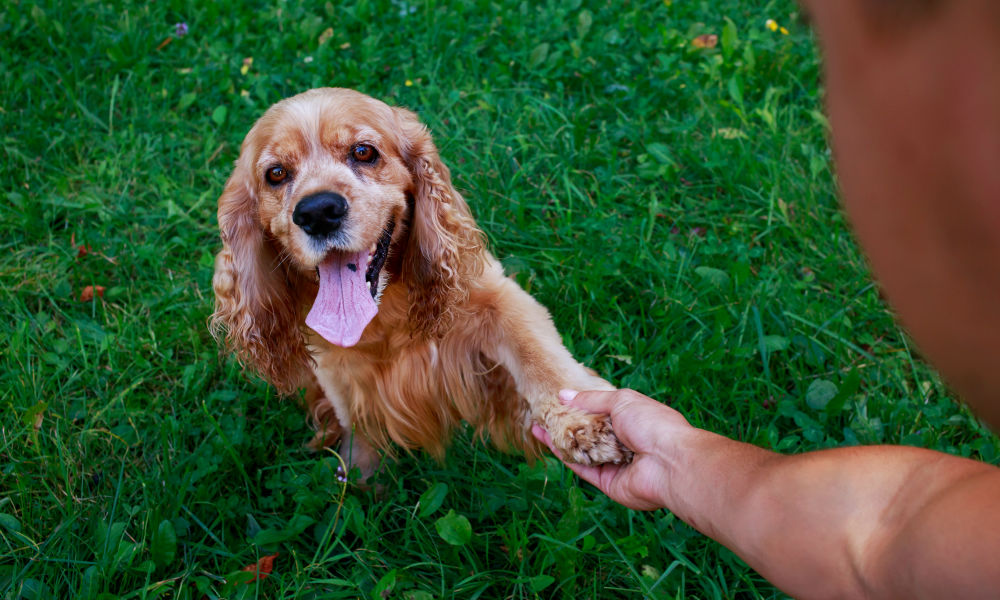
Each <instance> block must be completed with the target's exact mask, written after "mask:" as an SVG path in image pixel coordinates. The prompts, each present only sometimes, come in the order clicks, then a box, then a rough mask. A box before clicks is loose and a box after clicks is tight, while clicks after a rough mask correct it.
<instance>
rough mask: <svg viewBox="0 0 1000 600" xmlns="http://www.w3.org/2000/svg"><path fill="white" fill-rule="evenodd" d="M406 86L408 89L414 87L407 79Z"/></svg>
mask: <svg viewBox="0 0 1000 600" xmlns="http://www.w3.org/2000/svg"><path fill="white" fill-rule="evenodd" d="M404 85H406V87H413V82H412V81H410V80H409V79H407V80H406V83H405V84H404Z"/></svg>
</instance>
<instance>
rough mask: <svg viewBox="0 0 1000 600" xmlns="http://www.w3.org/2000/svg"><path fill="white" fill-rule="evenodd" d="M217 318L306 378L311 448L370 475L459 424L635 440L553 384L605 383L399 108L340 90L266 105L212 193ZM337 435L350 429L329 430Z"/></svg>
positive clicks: (263, 356) (565, 441)
mask: <svg viewBox="0 0 1000 600" xmlns="http://www.w3.org/2000/svg"><path fill="white" fill-rule="evenodd" d="M219 228H220V230H221V234H222V241H223V248H222V250H221V251H220V252H219V254H218V255H217V256H216V259H215V275H214V278H213V280H212V284H213V287H214V289H215V298H216V304H215V313H214V314H213V315H212V329H213V333H215V335H216V337H218V338H224V340H225V344H226V346H227V347H228V348H229V349H230V350H232V351H233V352H235V353H236V355H237V356H238V358H239V359H240V361H241V362H242V363H243V364H244V365H246V366H247V367H249V368H251V369H253V370H255V371H257V372H259V373H260V374H261V375H262V376H263V377H264V378H266V379H267V380H268V381H269V382H271V384H273V385H274V386H275V387H276V388H277V389H278V390H279V391H280V392H281V393H284V394H291V393H293V392H294V391H295V390H296V389H300V388H303V387H304V388H306V400H307V403H308V406H309V410H310V413H311V416H312V418H313V420H314V421H315V422H316V423H317V424H318V425H319V426H320V430H319V432H318V433H317V439H316V440H314V443H315V444H317V445H327V444H329V443H332V442H333V441H335V440H336V438H337V437H343V438H344V439H343V440H342V441H341V447H340V452H341V455H342V456H344V457H345V459H347V460H349V461H350V462H351V463H352V464H353V465H356V466H358V467H360V468H361V471H362V472H363V473H365V474H370V473H371V472H373V471H374V469H375V467H376V466H377V464H378V452H377V450H387V449H389V448H390V447H391V443H392V442H394V443H396V444H398V445H400V446H403V447H405V448H422V449H424V450H426V451H428V452H429V453H431V454H432V455H435V456H438V457H440V456H441V455H442V454H443V452H444V449H445V446H446V444H447V441H448V439H449V434H450V432H451V431H452V430H453V429H454V428H455V426H456V425H457V424H458V423H460V422H461V421H462V420H465V421H467V422H469V423H470V424H472V425H473V426H475V427H476V428H477V430H478V431H479V432H480V433H485V434H488V436H489V438H490V439H491V440H492V441H493V442H494V443H495V444H497V445H498V446H499V447H501V448H510V447H514V448H515V449H518V450H521V451H524V452H526V453H528V454H529V455H534V454H536V453H537V452H538V451H539V448H540V447H539V445H538V444H537V442H536V441H535V440H534V438H533V437H532V436H531V434H530V428H531V424H532V422H537V423H538V424H540V425H541V426H543V427H544V428H546V429H547V430H548V431H549V433H550V434H551V436H552V440H553V442H554V444H555V446H556V447H557V448H558V449H559V450H560V451H561V452H562V454H563V456H564V457H566V458H567V459H569V460H572V461H575V462H579V463H584V464H599V463H621V462H627V461H628V460H630V459H631V452H630V451H629V450H628V449H627V448H625V447H624V446H622V444H621V443H620V442H619V441H618V440H617V438H616V437H615V436H614V433H613V432H612V429H611V423H610V422H609V421H608V419H607V418H605V417H603V416H597V415H591V414H587V413H583V412H581V411H579V410H576V409H573V408H570V407H567V406H564V405H562V404H561V403H560V402H559V400H558V398H557V397H556V395H557V393H558V392H559V390H560V389H563V388H572V389H613V388H612V386H611V385H610V384H608V382H606V381H604V380H603V379H601V378H600V377H597V376H596V375H594V374H593V372H592V371H590V370H589V369H587V368H585V367H583V366H582V365H580V364H579V363H578V362H576V361H575V360H574V359H573V357H572V356H571V355H570V353H569V352H568V351H567V350H566V348H565V347H564V346H563V344H562V342H561V340H560V338H559V334H558V333H557V331H556V329H555V327H554V326H553V324H552V320H551V318H550V316H549V314H548V312H547V311H546V310H545V308H544V307H542V306H541V305H540V304H539V303H538V302H536V301H535V300H534V299H533V298H532V297H531V296H529V295H528V294H527V293H526V292H525V291H524V290H522V289H521V288H520V287H518V285H517V284H516V283H515V282H514V281H513V280H511V279H509V278H507V277H505V276H504V274H503V271H502V268H501V266H500V263H499V262H498V261H497V259H496V258H494V257H493V256H492V255H491V254H490V253H489V251H488V250H487V249H486V246H485V243H484V238H483V234H482V232H481V231H480V230H479V229H478V228H477V226H476V223H475V222H474V220H473V218H472V215H471V213H470V211H469V207H468V206H467V205H466V203H465V200H463V199H462V196H461V195H459V193H458V192H457V191H456V190H455V188H454V187H452V184H451V177H450V174H449V171H448V168H447V167H445V166H444V165H443V164H442V163H441V159H440V158H439V157H438V152H437V149H436V148H435V146H434V142H433V141H432V140H431V136H430V134H429V133H428V131H427V128H426V127H424V125H422V124H421V123H420V122H419V121H418V120H417V117H416V115H414V114H413V113H412V112H410V111H408V110H405V109H402V108H396V107H390V106H388V105H386V104H384V103H382V102H380V101H378V100H375V99H374V98H371V97H369V96H366V95H364V94H361V93H359V92H356V91H353V90H347V89H335V88H322V89H315V90H311V91H308V92H305V93H302V94H299V95H297V96H294V97H292V98H288V99H286V100H283V101H281V102H278V103H277V104H275V105H274V106H272V107H271V108H270V109H268V111H267V112H266V113H265V114H264V116H263V117H261V118H260V119H259V120H258V121H257V123H256V124H255V125H254V126H253V128H252V129H251V130H250V133H249V134H247V136H246V139H244V141H243V146H242V149H241V152H240V157H239V159H238V160H237V161H236V166H235V169H234V170H233V173H232V175H231V176H230V177H229V180H228V181H227V182H226V186H225V190H224V191H223V193H222V196H221V197H220V198H219ZM342 433H347V435H341V434H342Z"/></svg>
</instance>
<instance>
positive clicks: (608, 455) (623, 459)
mask: <svg viewBox="0 0 1000 600" xmlns="http://www.w3.org/2000/svg"><path fill="white" fill-rule="evenodd" d="M553 421H554V423H550V427H549V428H548V431H549V436H550V437H551V438H552V443H553V445H554V446H555V447H556V449H558V450H559V453H560V454H561V455H562V457H563V459H565V460H566V461H567V462H573V463H578V464H581V465H604V464H615V465H623V464H628V463H630V462H632V451H631V450H629V449H628V448H626V447H625V445H624V444H622V443H621V441H620V440H619V439H618V438H617V437H616V436H615V432H614V430H613V429H612V427H611V420H610V419H609V418H608V417H607V416H604V415H592V414H587V413H578V412H575V411H574V412H566V413H563V414H561V415H559V416H558V417H556V418H555V419H553Z"/></svg>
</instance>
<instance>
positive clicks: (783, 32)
mask: <svg viewBox="0 0 1000 600" xmlns="http://www.w3.org/2000/svg"><path fill="white" fill-rule="evenodd" d="M778 31H780V32H781V35H788V30H787V29H785V28H784V27H779V28H778Z"/></svg>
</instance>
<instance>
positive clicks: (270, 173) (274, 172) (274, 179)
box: [264, 165, 288, 185]
mask: <svg viewBox="0 0 1000 600" xmlns="http://www.w3.org/2000/svg"><path fill="white" fill-rule="evenodd" d="M264 179H267V182H268V183H270V184H271V185H278V184H279V183H281V182H282V181H284V180H286V179H288V171H287V170H286V169H285V167H283V166H281V165H278V166H276V167H271V168H270V169H268V170H267V172H266V173H264Z"/></svg>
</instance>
